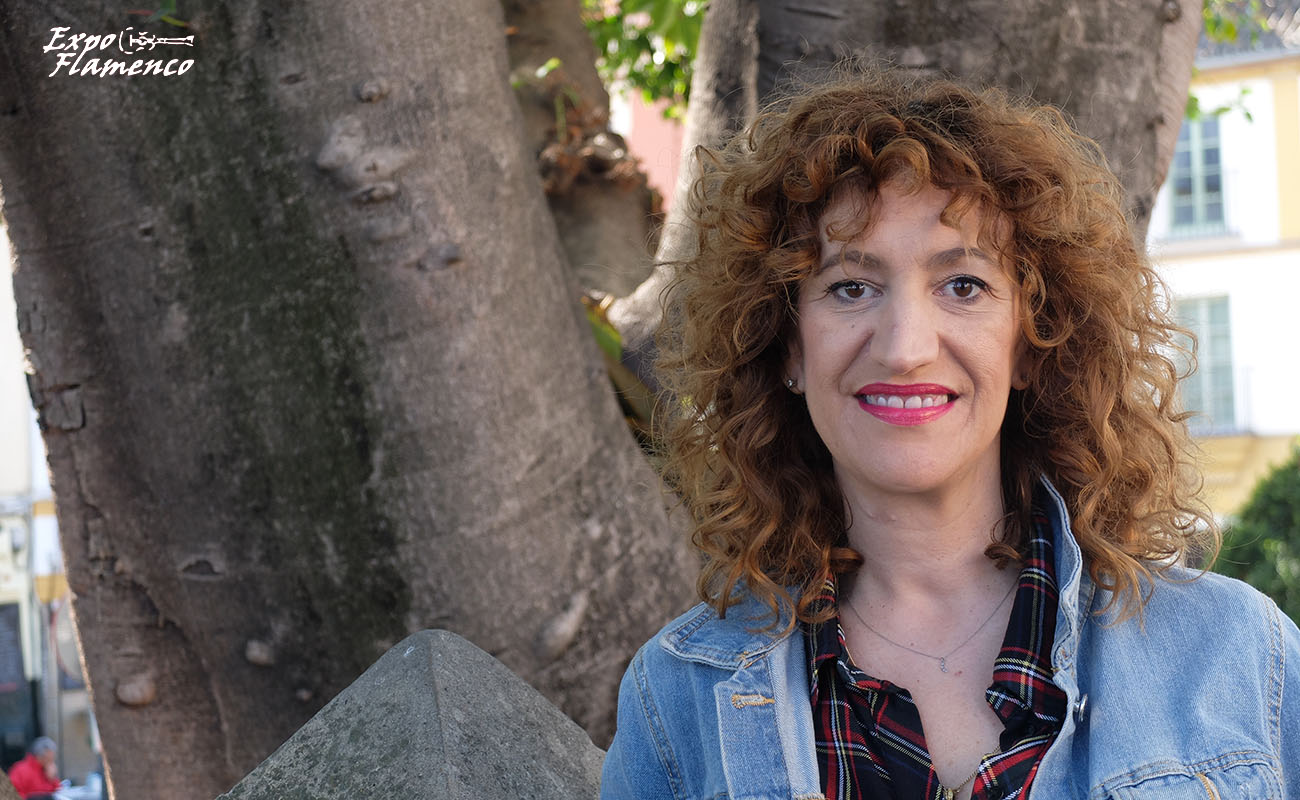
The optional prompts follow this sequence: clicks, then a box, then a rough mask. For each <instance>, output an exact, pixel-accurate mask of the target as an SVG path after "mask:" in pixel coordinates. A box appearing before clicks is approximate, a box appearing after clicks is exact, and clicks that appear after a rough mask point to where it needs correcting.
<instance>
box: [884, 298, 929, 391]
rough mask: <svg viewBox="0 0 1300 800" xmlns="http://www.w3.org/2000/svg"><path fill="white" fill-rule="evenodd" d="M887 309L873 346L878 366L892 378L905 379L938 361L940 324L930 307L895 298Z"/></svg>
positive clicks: (913, 300) (889, 302)
mask: <svg viewBox="0 0 1300 800" xmlns="http://www.w3.org/2000/svg"><path fill="white" fill-rule="evenodd" d="M884 306H885V307H884V308H883V309H882V314H881V316H880V319H879V323H880V324H879V326H878V327H877V328H876V331H875V333H874V334H873V335H872V337H871V345H870V347H871V356H872V358H874V359H875V360H876V362H877V363H879V364H880V365H882V366H884V367H885V368H886V369H888V370H889V372H890V373H891V374H892V375H906V374H908V373H910V372H912V371H913V370H915V369H917V368H918V367H922V366H924V365H926V364H929V363H931V362H932V361H934V360H935V359H936V358H938V355H939V331H938V328H937V322H938V321H937V320H936V319H935V318H934V313H935V310H934V309H933V308H932V307H931V306H930V304H928V303H926V302H925V301H924V300H921V299H919V298H908V297H903V296H895V297H892V298H890V299H889V300H888V301H886V303H885V304H884Z"/></svg>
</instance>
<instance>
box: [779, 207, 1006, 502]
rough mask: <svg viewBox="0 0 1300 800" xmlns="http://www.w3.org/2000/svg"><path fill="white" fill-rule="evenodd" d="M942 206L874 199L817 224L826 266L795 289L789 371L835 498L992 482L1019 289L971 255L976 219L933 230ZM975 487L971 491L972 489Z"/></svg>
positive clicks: (975, 252)
mask: <svg viewBox="0 0 1300 800" xmlns="http://www.w3.org/2000/svg"><path fill="white" fill-rule="evenodd" d="M949 197H950V194H949V193H948V192H945V191H941V190H939V189H936V188H934V187H926V188H925V189H922V190H921V191H919V192H916V193H913V194H907V193H906V192H905V191H903V190H902V189H900V188H899V187H898V186H896V185H894V184H886V185H884V186H883V187H881V189H880V191H879V193H878V195H877V197H876V198H875V200H874V201H873V203H872V204H871V206H870V212H871V216H872V217H873V220H874V221H873V223H872V225H871V227H870V228H869V229H868V230H867V231H865V232H862V233H860V234H858V235H857V236H856V237H854V238H852V239H850V240H849V241H832V239H831V238H830V235H829V234H828V232H827V227H828V226H830V225H836V224H838V225H839V227H840V228H841V229H842V230H843V229H847V230H854V229H855V227H854V225H853V221H854V219H855V217H856V216H857V215H859V214H860V213H861V211H862V209H863V207H864V204H863V201H862V200H861V199H860V198H858V197H845V198H841V199H839V200H837V201H836V202H834V203H832V204H831V206H830V207H829V208H828V210H827V212H826V214H825V216H824V217H823V218H822V221H821V239H822V264H821V268H820V270H819V272H818V273H817V274H815V275H813V276H812V277H810V278H808V279H807V280H806V281H804V283H803V285H802V286H801V287H800V290H799V298H798V327H797V331H796V336H795V340H794V341H793V342H792V343H791V344H790V347H789V350H790V355H789V359H788V362H787V370H788V374H789V376H790V377H792V378H794V379H795V380H796V382H797V383H798V386H799V387H800V388H801V389H802V391H803V392H804V394H805V396H806V400H807V403H808V411H809V414H810V415H811V417H812V422H813V425H814V427H816V429H817V433H818V435H819V436H820V437H821V439H822V441H823V442H824V443H825V444H826V447H827V449H828V450H829V451H830V453H831V457H832V459H833V460H834V464H835V474H836V478H837V480H838V481H839V483H840V485H841V487H842V488H843V489H844V490H845V491H858V492H868V493H870V494H875V495H879V494H881V493H885V494H900V493H908V494H915V493H935V492H946V491H949V490H954V489H960V488H961V487H962V486H963V485H969V486H975V485H987V484H986V483H985V482H986V481H987V480H989V479H992V480H994V481H998V480H1000V464H999V441H998V437H999V431H1000V429H1001V425H1002V418H1003V416H1004V415H1005V413H1006V407H1007V398H1008V396H1009V394H1010V391H1011V389H1012V387H1013V386H1015V387H1017V388H1022V387H1023V383H1022V382H1021V379H1020V378H1019V377H1018V374H1019V371H1020V366H1021V365H1020V364H1019V363H1018V361H1019V360H1020V359H1019V354H1020V353H1021V350H1022V348H1021V346H1020V341H1021V339H1020V330H1019V322H1018V319H1017V312H1016V308H1017V305H1016V302H1015V301H1016V297H1015V290H1016V287H1015V283H1014V281H1012V280H1011V278H1010V277H1009V276H1008V275H1007V274H1006V272H1005V271H1004V270H1003V268H1002V265H1001V264H1000V263H999V261H998V260H997V256H996V255H995V254H994V253H993V252H991V251H989V250H988V249H987V248H981V247H980V246H979V244H978V241H977V240H978V232H979V223H980V221H981V220H980V217H979V214H978V212H975V211H971V212H970V213H968V214H966V215H965V216H964V217H963V218H961V219H960V220H959V222H958V225H957V227H949V226H947V225H945V224H944V223H942V222H941V221H940V220H939V215H940V213H941V212H942V211H943V210H944V207H945V206H946V205H947V203H948V200H949ZM972 481H974V483H971V482H972Z"/></svg>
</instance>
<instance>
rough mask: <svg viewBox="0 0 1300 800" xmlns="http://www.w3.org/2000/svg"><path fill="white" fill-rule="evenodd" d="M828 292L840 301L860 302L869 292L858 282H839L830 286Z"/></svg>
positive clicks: (863, 284) (865, 286) (864, 285)
mask: <svg viewBox="0 0 1300 800" xmlns="http://www.w3.org/2000/svg"><path fill="white" fill-rule="evenodd" d="M829 291H830V293H831V294H833V295H835V296H836V297H838V298H840V299H841V300H861V299H862V298H864V297H866V296H867V293H868V292H869V291H870V290H869V289H868V288H867V285H866V284H865V283H861V282H860V281H840V282H838V283H833V284H831V286H830V290H829Z"/></svg>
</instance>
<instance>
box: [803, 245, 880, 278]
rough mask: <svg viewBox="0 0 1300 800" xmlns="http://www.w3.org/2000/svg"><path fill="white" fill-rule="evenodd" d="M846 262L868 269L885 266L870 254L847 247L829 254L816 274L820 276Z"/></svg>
mask: <svg viewBox="0 0 1300 800" xmlns="http://www.w3.org/2000/svg"><path fill="white" fill-rule="evenodd" d="M846 261H847V262H850V263H853V264H857V265H858V266H859V267H863V268H866V269H872V268H874V269H880V268H882V267H884V266H885V262H884V261H882V260H881V259H879V258H876V257H875V256H873V255H872V254H870V253H864V252H862V251H861V250H856V249H853V248H851V247H846V248H843V249H841V250H836V251H835V252H833V253H827V254H826V257H825V258H823V259H822V263H821V266H819V267H818V268H817V272H816V274H817V275H820V274H821V273H823V272H825V271H826V270H828V269H830V268H831V267H833V266H835V265H836V264H843V263H845V262H846Z"/></svg>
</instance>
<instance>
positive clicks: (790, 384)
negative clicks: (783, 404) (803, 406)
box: [785, 378, 799, 394]
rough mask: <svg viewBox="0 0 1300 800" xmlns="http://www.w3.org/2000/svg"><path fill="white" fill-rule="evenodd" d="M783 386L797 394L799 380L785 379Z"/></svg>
mask: <svg viewBox="0 0 1300 800" xmlns="http://www.w3.org/2000/svg"><path fill="white" fill-rule="evenodd" d="M785 388H787V389H789V390H790V391H792V392H794V393H795V394H799V382H798V381H796V380H795V379H794V378H786V379H785Z"/></svg>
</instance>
